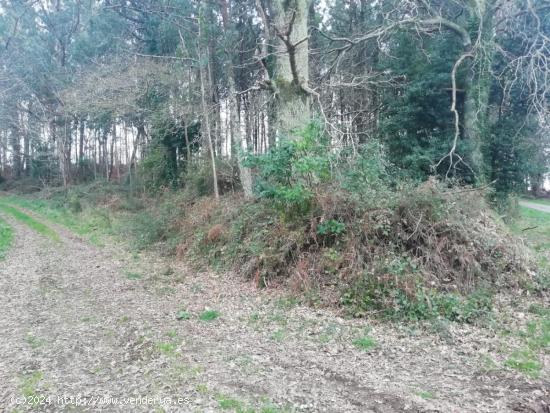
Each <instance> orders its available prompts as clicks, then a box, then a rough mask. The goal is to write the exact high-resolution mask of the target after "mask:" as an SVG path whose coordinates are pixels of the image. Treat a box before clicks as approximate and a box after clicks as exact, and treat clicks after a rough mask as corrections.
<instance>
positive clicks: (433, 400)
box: [0, 214, 550, 413]
mask: <svg viewBox="0 0 550 413" xmlns="http://www.w3.org/2000/svg"><path fill="white" fill-rule="evenodd" d="M3 218H5V220H6V221H7V222H9V224H10V225H11V226H12V227H13V228H14V231H15V239H14V245H13V246H12V248H11V250H10V251H9V252H8V253H7V255H6V259H5V261H0V289H1V291H2V298H1V299H0V332H1V339H0V355H1V357H0V404H1V405H0V411H8V412H13V411H27V410H32V411H45V412H46V411H47V412H63V411H91V412H95V411H108V412H115V411H126V412H130V411H131V412H134V411H166V412H169V411H170V412H172V411H174V412H176V411H177V412H188V411H189V412H195V411H196V412H210V411H222V410H225V411H237V412H248V411H256V412H264V413H268V412H286V411H289V412H291V411H299V412H301V411H304V412H403V411H406V412H445V413H447V412H508V411H525V412H537V413H539V412H546V411H547V410H545V409H546V408H547V407H545V406H547V404H548V403H549V402H550V374H549V371H548V370H549V369H548V366H549V357H548V353H547V352H546V353H545V354H546V355H544V356H543V359H542V363H543V367H542V370H541V372H540V374H539V376H538V377H537V378H534V377H530V376H528V375H524V374H522V373H520V372H518V371H515V370H512V369H509V368H506V367H505V360H506V359H507V358H508V357H509V356H510V354H512V353H513V352H514V351H520V350H521V348H522V346H523V345H524V342H523V341H522V340H523V339H522V338H521V337H520V336H519V335H517V334H515V332H517V331H523V329H525V328H526V327H525V326H526V325H527V323H528V322H529V321H530V320H531V317H534V315H533V314H531V313H530V312H529V311H528V310H527V309H528V308H529V306H532V305H533V303H535V304H536V305H538V306H539V307H540V306H542V308H543V309H544V308H546V309H547V308H548V307H547V305H548V303H544V302H542V303H541V301H540V298H529V297H520V296H512V294H510V295H509V296H499V297H497V303H496V307H497V308H496V310H495V314H496V315H495V320H493V322H492V324H490V325H488V326H484V327H476V326H471V325H459V324H454V323H448V324H441V325H434V324H433V323H432V324H428V325H417V324H414V325H407V324H390V323H383V322H379V321H375V320H368V319H367V320H365V319H363V320H355V319H345V318H342V317H340V316H339V315H338V314H336V313H335V312H334V311H332V310H319V309H314V308H310V307H304V306H302V305H299V304H297V303H296V301H295V300H293V299H290V298H288V297H286V296H284V295H283V292H281V291H273V290H269V289H268V290H258V289H256V288H254V287H253V286H252V285H251V284H247V283H244V282H243V281H241V280H240V279H239V278H238V277H236V276H235V275H231V274H225V275H218V274H214V273H191V272H190V271H189V270H188V269H186V267H185V266H184V264H182V263H176V262H173V261H168V260H164V259H161V258H159V257H155V256H151V255H136V254H132V253H130V252H128V251H126V250H125V249H124V248H123V247H122V246H120V245H107V246H104V247H96V246H94V245H91V244H90V243H88V242H87V241H85V240H83V239H80V238H79V237H77V236H75V235H73V234H71V233H69V232H67V231H66V230H65V229H63V228H60V227H58V226H56V225H54V224H51V223H46V224H47V225H48V226H49V227H50V228H52V229H53V230H54V231H55V233H57V234H58V239H56V237H55V236H52V235H51V234H47V233H46V235H43V234H40V233H38V232H35V231H34V230H33V229H31V228H29V227H28V226H27V225H24V223H22V222H20V221H16V220H14V219H12V218H10V216H8V215H6V214H3ZM537 300H539V301H538V302H537ZM205 310H211V312H210V313H206V314H205V313H204V311H205ZM214 311H215V312H214ZM178 315H179V318H180V319H178ZM201 315H202V317H201ZM216 315H217V316H218V317H217V318H216ZM201 318H203V319H208V318H210V319H211V320H203V319H201ZM503 331H506V332H507V333H503ZM365 336H368V337H369V338H370V339H372V340H374V343H375V344H374V346H371V344H373V343H372V341H369V340H367V341H368V343H370V344H368V345H366V346H363V348H360V347H358V346H356V345H354V341H355V340H357V339H360V338H362V337H365ZM368 347H372V348H370V349H367V350H368V351H365V348H368ZM64 396H66V397H67V399H65V400H64V401H65V403H63V402H62V400H61V399H62V398H63V397H64ZM22 397H27V400H28V399H29V398H31V399H33V398H34V400H35V402H37V403H36V404H35V405H34V406H29V405H17V401H18V399H17V398H19V401H21V398H22ZM70 397H72V398H73V400H72V402H71V400H70V399H69V398H70ZM102 397H110V399H109V400H110V402H113V403H114V402H116V403H117V404H105V402H106V401H105V400H102V399H101V398H102ZM130 397H150V398H154V397H157V398H160V397H163V398H165V397H169V398H172V401H173V403H172V404H167V403H166V401H167V400H166V399H163V400H162V401H163V402H165V403H164V405H162V404H161V401H160V400H159V399H156V400H153V401H152V403H154V405H153V404H148V405H146V404H144V400H143V399H142V400H141V403H142V404H134V405H128V404H126V405H124V404H121V403H125V402H128V399H127V398H130ZM178 397H180V398H182V399H184V400H183V401H182V403H181V404H177V398H178ZM84 402H86V403H93V404H94V405H92V406H82V405H80V406H77V405H76V404H77V403H79V404H82V403H84Z"/></svg>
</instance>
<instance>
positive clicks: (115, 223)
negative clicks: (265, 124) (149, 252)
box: [2, 183, 546, 322]
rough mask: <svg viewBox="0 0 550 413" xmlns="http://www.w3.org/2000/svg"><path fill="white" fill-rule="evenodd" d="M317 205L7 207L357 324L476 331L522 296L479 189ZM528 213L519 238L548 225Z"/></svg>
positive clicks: (514, 264)
mask: <svg viewBox="0 0 550 413" xmlns="http://www.w3.org/2000/svg"><path fill="white" fill-rule="evenodd" d="M317 196H318V197H319V199H316V200H315V202H316V204H317V205H319V206H318V209H317V210H314V211H313V212H311V213H308V214H306V215H305V216H304V217H299V218H292V219H289V218H288V217H285V216H281V214H280V210H279V209H277V208H276V207H274V205H273V203H272V202H269V201H267V200H261V199H260V200H256V201H253V202H247V201H244V200H243V199H242V197H241V196H240V195H235V196H233V195H227V196H224V197H222V199H221V200H220V201H219V202H215V201H214V200H213V199H211V198H208V197H205V198H189V197H187V196H186V195H185V194H183V193H177V192H172V191H165V192H162V193H157V194H156V195H155V197H150V196H146V195H144V194H140V195H135V194H133V193H131V192H130V191H128V189H127V188H125V187H123V186H118V185H112V184H98V183H95V184H92V185H88V186H78V187H73V188H70V189H69V190H68V191H62V190H50V191H44V192H41V193H38V194H36V195H34V196H32V197H24V198H23V197H19V196H10V197H6V198H3V201H2V202H3V204H4V205H5V206H4V207H5V208H6V207H7V208H9V206H6V205H14V206H18V207H21V208H25V209H28V210H30V211H33V212H35V213H37V214H40V215H41V216H43V217H45V218H47V219H49V220H51V221H53V222H56V223H58V224H61V225H65V226H66V227H68V228H69V229H71V230H73V231H74V232H76V233H78V234H80V235H82V236H84V237H87V238H88V239H90V240H91V241H93V242H95V243H97V244H101V243H102V240H103V239H105V237H116V238H117V239H118V240H121V241H123V242H125V243H127V244H128V246H129V248H132V249H134V250H135V251H140V250H144V249H153V250H155V251H157V252H159V253H161V254H162V255H168V256H175V257H176V258H178V259H185V260H186V261H187V262H189V263H190V264H191V265H195V266H197V268H204V266H205V265H207V266H209V267H210V268H212V269H214V270H220V271H227V270H233V271H235V272H236V273H238V274H239V275H240V276H242V277H243V278H245V279H249V280H253V281H254V282H255V283H256V285H258V286H259V287H266V286H267V287H273V286H283V287H284V288H286V289H288V290H289V291H290V292H291V293H292V294H294V295H295V296H298V297H300V299H302V300H305V301H307V302H308V303H309V304H311V305H323V306H324V305H329V306H337V307H340V308H342V309H343V310H344V311H345V312H346V313H347V314H350V315H353V316H365V315H376V316H380V317H383V318H389V319H405V320H412V321H414V320H423V319H436V318H441V317H443V318H445V319H448V320H451V321H458V322H475V320H477V319H479V318H480V317H484V316H485V315H487V314H489V313H490V312H491V310H492V295H493V294H494V292H495V291H497V290H498V289H500V288H516V287H517V286H518V285H519V284H520V281H521V278H522V277H524V276H525V266H526V265H527V262H526V261H524V256H523V255H522V250H521V247H520V245H519V244H518V243H517V242H516V241H515V240H514V239H513V238H512V237H511V236H510V235H509V234H507V231H506V229H505V228H504V226H503V224H501V223H499V222H498V219H497V218H496V217H495V216H494V214H492V212H491V211H490V210H489V209H488V208H487V207H486V206H485V205H484V203H483V202H482V201H480V197H479V194H477V193H476V192H475V191H466V192H461V191H459V192H456V193H453V192H452V191H449V190H445V189H440V188H438V187H436V186H433V187H426V186H424V187H420V188H417V189H414V190H409V191H403V192H401V193H399V194H397V195H395V199H392V200H390V201H387V200H386V201H384V202H383V203H381V204H380V206H379V207H378V208H375V207H371V208H367V209H365V210H358V209H357V208H356V207H354V206H353V205H350V204H349V203H347V202H346V200H345V199H344V198H343V197H342V194H338V193H336V192H335V193H330V192H329V191H327V192H325V193H322V194H318V195H317ZM521 212H522V217H523V216H524V219H525V220H526V221H525V222H517V223H516V224H515V227H514V231H516V233H521V232H525V231H522V228H520V227H521V226H522V225H532V223H533V220H537V219H543V218H541V217H540V216H539V215H538V214H535V215H532V213H531V211H524V210H523V209H522V211H521ZM465 222H466V223H468V224H467V225H465V224H464V223H465ZM533 225H534V224H533ZM537 225H538V224H537ZM537 228H538V226H537ZM544 230H545V229H544V227H541V228H539V229H536V231H541V232H544ZM533 234H534V235H533V237H535V238H536V236H537V234H536V233H533ZM545 245H546V244H544V245H539V246H538V248H546V247H545ZM518 259H519V260H518Z"/></svg>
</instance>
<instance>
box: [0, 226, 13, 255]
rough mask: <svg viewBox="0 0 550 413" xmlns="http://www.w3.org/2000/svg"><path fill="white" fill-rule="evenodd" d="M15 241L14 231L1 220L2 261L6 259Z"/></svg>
mask: <svg viewBox="0 0 550 413" xmlns="http://www.w3.org/2000/svg"><path fill="white" fill-rule="evenodd" d="M12 241H13V230H12V229H11V227H10V226H9V225H8V224H6V223H5V222H4V221H2V220H1V219H0V261H2V260H3V259H4V258H5V257H6V252H7V251H8V249H9V247H10V245H11V243H12Z"/></svg>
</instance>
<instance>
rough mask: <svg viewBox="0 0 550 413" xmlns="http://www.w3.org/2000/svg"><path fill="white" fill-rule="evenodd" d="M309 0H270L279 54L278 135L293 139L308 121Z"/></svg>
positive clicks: (309, 116) (277, 69)
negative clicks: (271, 0)
mask: <svg viewBox="0 0 550 413" xmlns="http://www.w3.org/2000/svg"><path fill="white" fill-rule="evenodd" d="M309 5H310V0H274V1H273V9H274V10H273V13H274V30H275V33H276V35H277V37H278V38H279V46H280V49H281V50H280V51H281V52H282V54H281V55H279V56H278V57H277V63H276V73H275V78H274V79H273V81H274V86H275V88H276V93H277V121H278V128H279V133H280V134H281V135H283V136H287V137H289V138H291V139H292V138H294V137H296V132H297V130H299V129H301V128H303V127H304V126H306V125H307V123H308V122H309V121H310V119H311V112H310V93H308V92H307V89H308V80H309V56H308V48H309V42H308V33H307V23H308V12H309Z"/></svg>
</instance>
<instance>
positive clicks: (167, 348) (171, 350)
mask: <svg viewBox="0 0 550 413" xmlns="http://www.w3.org/2000/svg"><path fill="white" fill-rule="evenodd" d="M177 347H178V346H177V345H176V344H174V343H157V350H158V351H159V352H160V353H162V354H164V355H165V356H174V355H175V354H176V349H177Z"/></svg>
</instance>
